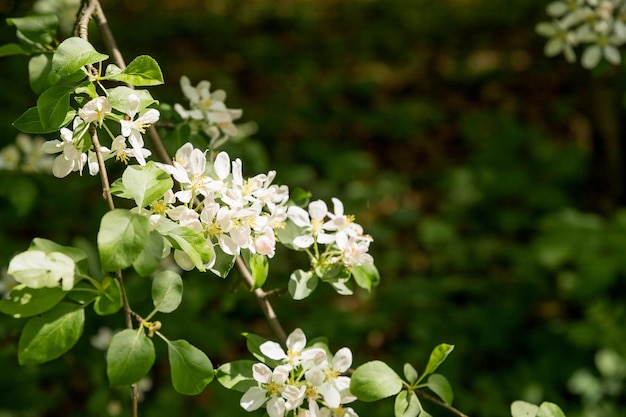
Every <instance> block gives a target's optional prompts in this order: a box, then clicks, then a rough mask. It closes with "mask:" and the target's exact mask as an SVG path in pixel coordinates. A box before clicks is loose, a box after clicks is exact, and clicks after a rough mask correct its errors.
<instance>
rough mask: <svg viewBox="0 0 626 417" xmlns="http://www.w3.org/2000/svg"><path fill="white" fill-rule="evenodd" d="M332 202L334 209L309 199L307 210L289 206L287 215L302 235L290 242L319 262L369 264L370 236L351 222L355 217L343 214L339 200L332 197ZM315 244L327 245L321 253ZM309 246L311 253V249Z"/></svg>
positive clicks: (372, 260) (371, 261)
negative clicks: (312, 251)
mask: <svg viewBox="0 0 626 417" xmlns="http://www.w3.org/2000/svg"><path fill="white" fill-rule="evenodd" d="M332 202H333V210H334V212H332V211H330V210H329V209H328V206H327V205H326V203H325V202H324V201H322V200H316V201H313V202H311V203H310V204H309V206H308V210H304V209H302V208H301V207H298V206H291V207H289V209H288V210H287V216H288V217H289V219H290V220H291V221H292V222H293V223H294V224H295V225H296V226H298V227H300V228H301V234H300V235H299V236H297V237H296V238H295V239H294V240H293V245H294V246H296V247H297V248H299V249H305V250H307V251H309V253H310V254H311V257H312V259H316V258H318V259H320V260H321V263H329V264H343V265H345V266H347V267H351V266H355V265H364V264H372V263H373V262H374V259H373V258H372V256H371V255H370V254H369V253H367V252H368V250H369V245H370V242H372V240H373V239H372V237H371V236H369V235H365V234H364V233H363V227H361V225H359V224H357V223H355V222H354V216H352V215H346V214H344V207H343V203H342V202H341V200H339V199H338V198H333V199H332ZM318 244H324V245H327V250H326V251H325V252H324V253H323V254H322V255H321V256H319V254H320V252H319V248H318ZM311 248H313V250H314V253H311V252H310V249H311ZM318 263H319V262H318Z"/></svg>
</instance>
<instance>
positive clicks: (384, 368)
mask: <svg viewBox="0 0 626 417" xmlns="http://www.w3.org/2000/svg"><path fill="white" fill-rule="evenodd" d="M401 389H402V379H401V378H400V377H399V376H398V374H397V373H396V372H395V371H394V370H393V369H391V368H390V367H389V365H387V364H386V363H384V362H381V361H371V362H367V363H365V364H363V365H361V366H359V367H358V368H357V369H356V370H355V371H354V373H353V374H352V378H351V380H350V392H352V394H354V395H355V396H356V397H357V398H358V399H359V400H361V401H366V402H371V401H378V400H381V399H383V398H387V397H391V396H392V395H396V394H397V393H399V392H400V390H401Z"/></svg>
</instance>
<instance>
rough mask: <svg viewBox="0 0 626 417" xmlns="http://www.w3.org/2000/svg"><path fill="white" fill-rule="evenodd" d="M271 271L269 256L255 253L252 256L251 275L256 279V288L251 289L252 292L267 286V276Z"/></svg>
mask: <svg viewBox="0 0 626 417" xmlns="http://www.w3.org/2000/svg"><path fill="white" fill-rule="evenodd" d="M268 271H269V263H268V262H267V256H265V255H259V254H258V253H253V254H251V255H250V273H251V274H252V278H253V279H254V286H253V287H252V288H250V291H252V290H254V289H256V288H261V287H262V286H263V284H265V280H266V279H267V274H268Z"/></svg>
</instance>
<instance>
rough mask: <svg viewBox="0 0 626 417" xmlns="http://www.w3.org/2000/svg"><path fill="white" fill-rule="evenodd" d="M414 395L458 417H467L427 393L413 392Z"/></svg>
mask: <svg viewBox="0 0 626 417" xmlns="http://www.w3.org/2000/svg"><path fill="white" fill-rule="evenodd" d="M415 394H417V396H418V397H422V398H423V399H425V400H428V401H430V402H432V403H434V404H437V405H438V406H439V407H442V408H445V409H446V410H448V411H450V412H451V413H453V414H455V415H457V416H459V417H469V416H468V415H466V414H463V413H462V412H461V411H459V410H457V409H456V408H454V407H452V406H451V405H449V404H446V403H444V402H443V401H441V400H440V399H438V398H435V397H433V396H432V395H430V394H428V393H427V392H424V391H422V390H419V389H417V390H415Z"/></svg>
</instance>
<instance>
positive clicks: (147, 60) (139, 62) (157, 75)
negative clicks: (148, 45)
mask: <svg viewBox="0 0 626 417" xmlns="http://www.w3.org/2000/svg"><path fill="white" fill-rule="evenodd" d="M105 78H106V79H108V80H112V81H120V82H123V83H127V84H130V85H134V86H151V85H160V84H163V74H162V73H161V68H159V64H157V62H156V61H155V60H154V59H153V58H152V57H149V56H148V55H141V56H138V57H137V58H135V59H133V60H132V61H131V63H130V64H128V66H127V67H126V68H125V69H123V70H120V68H119V67H117V66H115V65H113V64H111V65H109V66H108V67H107V70H106V74H105Z"/></svg>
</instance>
